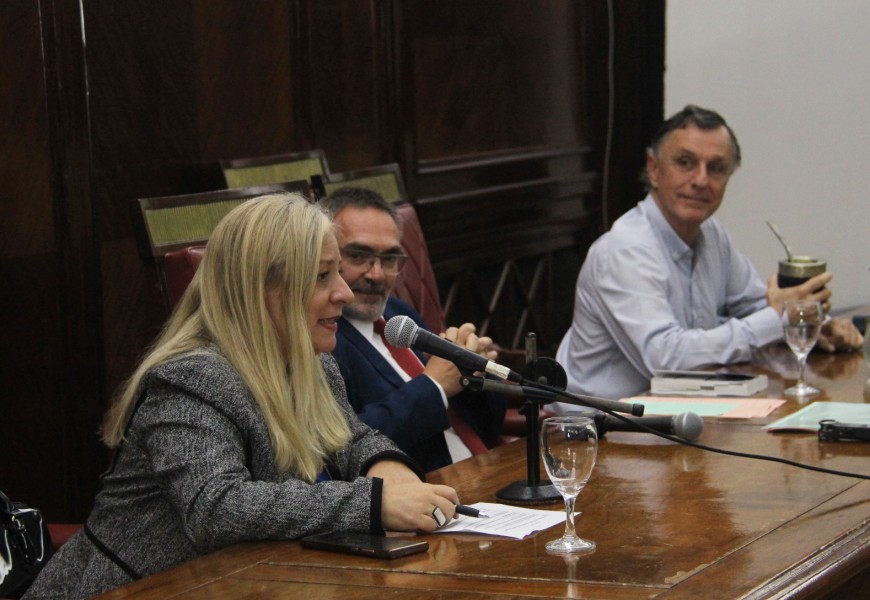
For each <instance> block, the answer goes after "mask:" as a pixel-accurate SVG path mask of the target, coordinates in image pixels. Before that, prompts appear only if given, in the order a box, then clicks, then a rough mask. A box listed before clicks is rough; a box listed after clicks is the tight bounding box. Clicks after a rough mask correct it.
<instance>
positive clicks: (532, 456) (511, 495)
mask: <svg viewBox="0 0 870 600" xmlns="http://www.w3.org/2000/svg"><path fill="white" fill-rule="evenodd" d="M522 376H523V380H524V381H526V382H528V383H529V384H532V385H524V384H520V385H517V384H512V383H503V382H499V381H493V380H491V379H486V378H484V377H475V376H471V375H463V376H462V378H461V380H460V381H461V383H462V386H463V387H465V388H467V389H473V390H484V391H493V392H500V393H503V394H505V395H521V396H523V397H525V398H526V401H525V403H524V404H523V406H522V407H521V408H520V414H523V415H525V417H526V479H525V480H519V481H515V482H513V483H511V484H509V485H507V486H506V487H504V488H502V489H500V490H498V491H497V492H496V493H495V496H496V498H499V499H500V500H504V501H505V502H508V503H514V504H551V503H557V502H561V501H562V495H561V494H560V493H559V492H558V491H557V490H556V488H555V487H554V486H553V484H552V483H550V482H549V481H547V482H542V481H541V468H540V459H539V456H538V440H539V437H540V424H539V420H540V407H541V405H543V404H548V403H550V402H553V401H554V400H556V399H557V398H560V400H561V401H563V402H567V403H569V404H575V405H578V406H583V407H586V408H593V409H598V410H605V411H608V412H609V411H614V410H615V411H619V412H628V411H629V410H630V412H631V413H632V414H634V415H636V416H641V415H642V414H643V405H642V404H632V405H627V406H622V405H619V404H618V403H616V402H613V401H610V400H607V399H604V398H594V397H591V396H586V397H579V396H574V395H573V394H557V393H556V392H558V391H559V390H564V389H565V388H566V387H567V385H568V375H567V374H566V373H565V369H564V368H563V367H562V365H560V364H559V363H557V362H556V361H555V360H553V359H552V358H546V357H544V358H537V350H536V348H535V334H534V333H529V334H527V335H526V366H525V367H524V368H523V372H522ZM534 384H538V385H544V386H550V387H551V388H556V389H555V390H554V389H543V388H538V387H535V385H534ZM607 405H610V408H609V409H608V408H605V407H606V406H607Z"/></svg>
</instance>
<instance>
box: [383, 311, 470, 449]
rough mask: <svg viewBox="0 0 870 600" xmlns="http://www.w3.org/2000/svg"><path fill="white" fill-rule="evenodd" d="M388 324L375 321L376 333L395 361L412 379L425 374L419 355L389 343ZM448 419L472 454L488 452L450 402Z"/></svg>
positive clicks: (384, 321)
mask: <svg viewBox="0 0 870 600" xmlns="http://www.w3.org/2000/svg"><path fill="white" fill-rule="evenodd" d="M386 323H387V322H386V320H384V318H383V317H381V318H380V319H378V320H377V321H375V323H374V325H375V333H377V334H378V335H380V336H381V339H382V340H383V342H384V345H385V346H386V347H387V350H389V351H390V354H392V356H393V359H395V361H396V362H397V363H398V364H399V366H400V367H402V370H403V371H404V372H405V373H407V374H408V376H409V377H411V378H412V379H413V378H414V377H417V376H418V375H420V374H421V373H422V372H423V363H421V362H420V359H419V358H417V355H416V354H414V352H413V351H412V350H411V349H410V348H396V347H395V346H393V345H392V344H390V343H389V342H388V341H387V338H386V337H384V325H386ZM447 417H448V418H449V419H450V426H451V427H453V431H455V432H456V435H458V436H459V439H461V440H462V443H463V444H465V445H466V446H467V447H468V449H469V450H470V451H471V453H472V454H484V453H486V452H487V447H486V444H484V443H483V440H481V439H480V437H479V436H478V435H477V433H476V432H475V431H474V429H472V428H471V426H470V425H469V424H468V423H466V422H465V421H463V420H462V418H461V417H460V416H459V415H458V414H457V413H456V411H455V410H453V407H452V406H450V403H449V401H448V405H447Z"/></svg>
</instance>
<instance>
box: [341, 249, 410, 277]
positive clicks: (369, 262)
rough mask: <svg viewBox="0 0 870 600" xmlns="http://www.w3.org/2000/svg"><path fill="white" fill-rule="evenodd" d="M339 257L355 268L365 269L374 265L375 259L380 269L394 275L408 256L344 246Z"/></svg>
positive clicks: (403, 264)
mask: <svg viewBox="0 0 870 600" xmlns="http://www.w3.org/2000/svg"><path fill="white" fill-rule="evenodd" d="M341 258H342V259H344V261H345V262H346V263H347V264H349V265H350V266H351V267H354V268H356V269H365V270H366V271H368V270H369V269H371V268H372V267H374V266H375V261H380V263H381V270H383V272H384V273H386V274H387V275H396V274H397V273H398V272H399V271H401V270H402V267H404V266H405V263H406V262H408V257H407V256H405V255H404V254H396V253H392V252H385V253H383V254H381V253H380V252H372V251H370V250H359V249H356V248H344V249H342V250H341Z"/></svg>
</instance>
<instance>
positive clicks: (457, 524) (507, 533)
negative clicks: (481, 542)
mask: <svg viewBox="0 0 870 600" xmlns="http://www.w3.org/2000/svg"><path fill="white" fill-rule="evenodd" d="M469 506H472V507H474V508H476V509H478V510H481V511H483V512H485V513H487V514H489V515H490V516H489V518H488V519H484V518H479V517H467V516H465V515H459V518H457V519H453V520H451V521H450V522H449V523H448V524H447V525H445V526H444V527H441V528H440V529H437V530H436V531H435V533H459V532H466V533H482V534H486V535H500V536H504V537H510V538H514V539H517V540H521V539H523V538H524V537H526V536H527V535H530V534H532V533H534V532H536V531H542V530H544V529H548V528H550V527H552V526H553V525H558V524H560V523H564V522H565V508H564V505H561V506H562V510H539V509H534V508H523V507H521V506H508V505H506V504H491V503H489V502H478V503H477V504H471V505H469Z"/></svg>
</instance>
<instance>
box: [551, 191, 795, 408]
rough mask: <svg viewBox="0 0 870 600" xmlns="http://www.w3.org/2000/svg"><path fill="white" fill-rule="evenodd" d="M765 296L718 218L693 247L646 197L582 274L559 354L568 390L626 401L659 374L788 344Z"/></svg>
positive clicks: (595, 248)
mask: <svg viewBox="0 0 870 600" xmlns="http://www.w3.org/2000/svg"><path fill="white" fill-rule="evenodd" d="M766 294H767V286H766V285H765V283H764V282H763V281H762V279H761V278H760V277H759V275H758V273H757V272H756V270H755V268H754V267H753V266H752V263H750V261H749V259H748V258H747V257H746V256H744V255H743V254H741V253H740V252H738V251H737V249H736V248H735V247H734V243H733V241H732V239H731V236H729V235H728V232H727V231H726V230H725V228H724V227H723V226H722V225H721V224H720V223H719V222H718V221H717V220H716V219H713V218H710V219H707V220H706V221H705V222H704V223H703V224H702V225H701V231H700V233H699V234H698V237H697V238H696V239H695V243H694V244H693V245H692V246H689V245H687V244H686V243H685V242H684V241H683V240H682V239H680V237H679V236H678V235H677V234H676V233H675V232H674V230H673V229H672V228H671V227H670V225H669V224H668V222H667V221H666V220H665V218H664V216H663V215H662V213H661V211H660V210H659V208H658V206H657V205H656V204H655V201H654V200H653V199H652V197H650V196H647V197H646V198H645V199H644V200H643V201H642V202H640V203H639V204H638V205H637V206H636V207H634V208H633V209H632V210H630V211H629V212H627V213H626V214H625V215H623V216H622V217H621V218H620V219H618V220H617V221H616V222H615V223H614V225H613V228H612V229H611V230H610V231H609V232H608V233H607V234H605V235H603V236H602V237H601V238H599V239H598V240H596V242H595V243H594V244H593V245H592V247H591V248H590V250H589V254H588V255H587V257H586V260H585V261H584V263H583V267H582V269H581V270H580V276H579V277H578V278H577V288H576V292H575V296H574V319H573V322H572V324H571V329H569V330H568V332H567V333H566V334H565V337H564V338H563V339H562V343H561V344H560V346H559V350H558V352H557V354H556V359H557V361H558V362H559V363H560V364H561V365H562V366H563V367H565V370H566V371H567V373H568V391H571V392H574V393H580V394H588V395H593V396H601V397H604V398H614V399H618V398H624V397H629V396H633V395H635V394H637V393H639V392H642V391H644V390H646V389H648V388H649V381H650V378H651V377H652V373H653V372H654V371H658V370H662V369H672V370H674V369H696V368H700V367H704V366H707V365H712V364H724V363H733V362H741V361H746V360H749V358H750V356H751V353H752V351H753V350H754V349H756V348H760V347H761V346H764V345H766V344H769V343H771V342H774V341H777V340H779V339H781V338H782V325H781V324H780V320H779V315H778V314H777V312H776V311H775V310H774V309H773V308H770V307H768V305H767V298H766ZM554 408H555V409H556V410H557V411H564V410H576V409H577V407H574V406H570V405H558V406H554Z"/></svg>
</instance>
